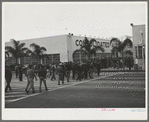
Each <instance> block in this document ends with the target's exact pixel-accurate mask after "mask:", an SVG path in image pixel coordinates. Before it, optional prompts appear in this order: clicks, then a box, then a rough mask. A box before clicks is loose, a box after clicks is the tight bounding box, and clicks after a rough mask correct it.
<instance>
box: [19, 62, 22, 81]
mask: <svg viewBox="0 0 149 122" xmlns="http://www.w3.org/2000/svg"><path fill="white" fill-rule="evenodd" d="M18 69H19V81H23V79H22V75H23V67H22V65H21V64H19V68H18Z"/></svg>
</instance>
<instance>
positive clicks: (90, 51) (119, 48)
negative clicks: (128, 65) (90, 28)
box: [73, 37, 133, 60]
mask: <svg viewBox="0 0 149 122" xmlns="http://www.w3.org/2000/svg"><path fill="white" fill-rule="evenodd" d="M115 41H116V42H118V44H117V45H115V46H114V47H112V50H111V53H112V54H116V58H117V57H118V53H121V54H122V59H123V57H124V49H125V48H126V47H127V46H128V45H129V47H130V48H131V47H132V46H133V43H132V41H131V40H130V39H129V38H127V39H125V40H124V41H123V42H121V41H120V40H119V39H118V38H112V39H111V40H110V45H111V44H112V42H115ZM94 43H96V40H95V39H91V40H89V39H88V38H87V37H85V39H84V40H83V45H82V46H81V48H80V49H77V50H76V51H74V53H73V54H75V52H77V51H78V50H80V51H82V52H83V53H85V54H86V55H87V57H88V60H90V56H91V55H94V56H96V53H97V51H98V50H100V51H102V52H104V51H105V50H104V48H103V47H102V46H101V45H94ZM126 53H127V54H130V55H132V52H131V51H130V50H129V51H128V50H127V51H126Z"/></svg>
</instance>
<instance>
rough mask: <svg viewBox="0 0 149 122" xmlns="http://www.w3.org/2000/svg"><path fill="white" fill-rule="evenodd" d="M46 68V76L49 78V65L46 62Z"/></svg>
mask: <svg viewBox="0 0 149 122" xmlns="http://www.w3.org/2000/svg"><path fill="white" fill-rule="evenodd" d="M46 70H47V78H50V66H49V65H48V64H47V66H46Z"/></svg>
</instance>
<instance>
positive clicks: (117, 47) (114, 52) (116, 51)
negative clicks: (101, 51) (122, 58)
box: [110, 38, 121, 58]
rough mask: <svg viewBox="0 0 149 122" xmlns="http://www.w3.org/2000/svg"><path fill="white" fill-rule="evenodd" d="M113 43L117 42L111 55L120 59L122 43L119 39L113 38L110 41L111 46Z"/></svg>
mask: <svg viewBox="0 0 149 122" xmlns="http://www.w3.org/2000/svg"><path fill="white" fill-rule="evenodd" d="M112 42H117V43H115V45H114V46H113V48H112V50H111V53H112V54H114V57H115V58H118V52H121V49H120V48H119V45H121V41H120V40H119V39H118V38H112V39H111V40H110V45H111V43H112Z"/></svg>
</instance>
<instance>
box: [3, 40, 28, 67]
mask: <svg viewBox="0 0 149 122" xmlns="http://www.w3.org/2000/svg"><path fill="white" fill-rule="evenodd" d="M12 43H13V47H11V46H6V47H5V50H6V51H7V52H8V53H9V54H11V55H12V56H13V57H14V58H15V59H16V64H17V63H18V59H19V58H20V57H22V56H24V54H25V51H27V50H28V48H26V47H24V46H25V43H20V41H16V40H14V39H12Z"/></svg>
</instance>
